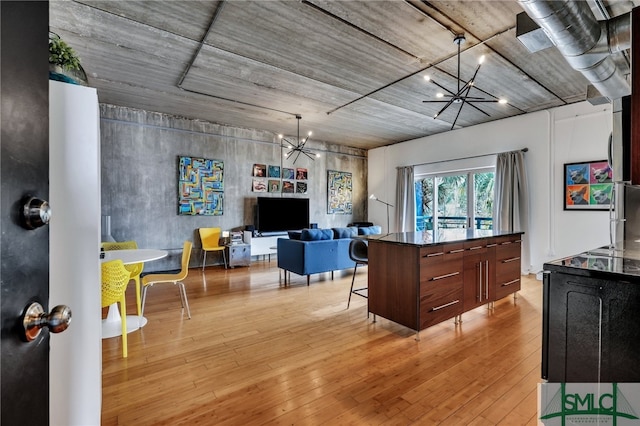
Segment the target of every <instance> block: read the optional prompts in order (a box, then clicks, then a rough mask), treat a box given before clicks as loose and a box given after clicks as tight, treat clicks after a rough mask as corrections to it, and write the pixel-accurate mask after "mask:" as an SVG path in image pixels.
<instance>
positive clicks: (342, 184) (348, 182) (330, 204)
mask: <svg viewBox="0 0 640 426" xmlns="http://www.w3.org/2000/svg"><path fill="white" fill-rule="evenodd" d="M352 191H353V179H352V176H351V173H348V172H337V171H335V170H329V171H328V172H327V213H329V214H352V213H353V202H352V200H351V194H352Z"/></svg>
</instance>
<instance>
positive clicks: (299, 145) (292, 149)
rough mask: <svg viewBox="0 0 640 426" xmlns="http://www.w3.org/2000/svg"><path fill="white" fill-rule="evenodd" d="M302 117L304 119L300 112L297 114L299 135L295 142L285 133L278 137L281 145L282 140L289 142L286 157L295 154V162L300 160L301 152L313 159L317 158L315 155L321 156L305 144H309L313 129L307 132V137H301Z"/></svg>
mask: <svg viewBox="0 0 640 426" xmlns="http://www.w3.org/2000/svg"><path fill="white" fill-rule="evenodd" d="M301 119H302V116H301V115H300V114H296V120H298V137H297V138H296V140H295V142H292V141H290V140H289V139H287V138H285V137H284V136H283V135H278V137H279V138H280V144H281V145H282V141H284V142H286V143H287V144H288V145H287V149H289V152H287V153H286V154H284V157H285V158H290V157H291V156H293V155H294V154H295V158H294V159H293V164H295V163H296V161H297V160H298V157H300V154H304V155H306V156H307V157H309V158H310V159H311V160H315V158H314V157H320V154H314V153H313V151H311V150H310V149H309V148H306V147H305V145H306V144H307V141H308V140H309V138H310V137H311V131H310V132H309V133H308V134H307V137H306V138H304V139H300V120H301Z"/></svg>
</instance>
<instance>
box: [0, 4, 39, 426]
mask: <svg viewBox="0 0 640 426" xmlns="http://www.w3.org/2000/svg"><path fill="white" fill-rule="evenodd" d="M0 7H1V9H0V18H1V27H0V28H1V31H2V32H1V38H0V40H1V43H2V44H1V49H0V51H1V55H2V57H1V58H0V61H1V62H0V64H1V66H2V69H1V72H0V81H1V83H0V85H1V96H0V97H1V103H2V105H1V108H2V111H1V116H2V119H1V123H0V129H1V131H2V135H1V138H0V156H1V157H0V179H1V182H0V183H1V190H0V203H1V204H0V226H1V235H2V236H1V240H0V257H1V262H2V266H1V269H0V316H1V320H2V333H1V337H0V339H1V340H0V343H1V352H0V367H1V371H0V388H1V396H2V400H1V401H0V423H1V424H3V425H47V424H48V423H49V332H48V331H47V330H46V329H45V330H44V331H43V332H42V333H40V335H39V336H38V337H37V338H36V339H35V340H34V341H32V342H30V343H27V342H26V341H25V340H23V338H22V335H24V333H23V332H22V333H21V329H22V323H21V320H20V317H21V315H22V314H23V312H24V310H25V308H26V307H27V306H28V305H29V304H30V302H32V301H38V302H39V303H40V304H42V306H43V307H44V308H45V310H47V309H48V308H49V306H48V300H49V282H48V279H49V229H48V227H47V226H44V227H40V228H37V229H34V230H27V229H25V228H24V227H23V226H21V216H20V212H21V201H22V200H23V199H24V198H25V197H26V196H28V195H33V196H37V197H39V198H42V199H45V200H46V199H47V197H48V193H49V186H48V175H49V150H48V149H49V148H48V147H49V120H48V118H49V98H48V91H49V89H48V84H49V83H48V45H47V40H48V26H49V4H48V2H31V1H15V2H14V1H11V2H7V1H1V2H0Z"/></svg>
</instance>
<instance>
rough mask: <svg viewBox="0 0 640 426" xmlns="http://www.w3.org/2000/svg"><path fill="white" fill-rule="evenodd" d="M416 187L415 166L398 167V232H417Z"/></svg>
mask: <svg viewBox="0 0 640 426" xmlns="http://www.w3.org/2000/svg"><path fill="white" fill-rule="evenodd" d="M414 186H415V184H414V182H413V166H407V167H398V175H397V179H396V232H412V231H415V230H416V225H415V224H416V195H415V191H414ZM388 232H389V231H388Z"/></svg>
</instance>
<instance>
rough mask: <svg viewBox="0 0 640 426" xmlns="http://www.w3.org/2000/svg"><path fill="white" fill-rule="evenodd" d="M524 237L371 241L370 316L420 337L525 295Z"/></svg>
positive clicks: (481, 234)
mask: <svg viewBox="0 0 640 426" xmlns="http://www.w3.org/2000/svg"><path fill="white" fill-rule="evenodd" d="M522 234H523V232H496V231H492V230H478V229H475V230H474V229H445V230H441V231H437V232H436V233H434V232H433V231H424V232H402V233H394V234H389V235H384V236H382V237H380V236H373V235H372V236H370V237H369V238H367V240H368V242H369V267H368V269H369V273H368V276H369V282H368V286H369V294H368V304H369V312H371V313H372V314H374V319H375V315H379V316H381V317H383V318H386V319H389V320H391V321H394V322H396V323H398V324H402V325H404V326H406V327H408V328H410V329H412V330H415V331H416V339H419V332H420V330H423V329H425V328H427V327H429V326H431V325H434V324H437V323H439V322H442V321H444V320H447V319H449V318H454V317H455V318H456V323H457V322H458V321H459V320H460V318H461V316H462V314H463V313H464V312H466V311H468V310H471V309H474V308H476V307H478V306H481V305H484V304H489V306H492V304H493V302H494V301H496V300H498V299H501V298H503V297H505V296H508V295H509V294H514V297H515V293H516V292H517V291H518V290H520V275H521V266H520V255H521V236H522Z"/></svg>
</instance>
